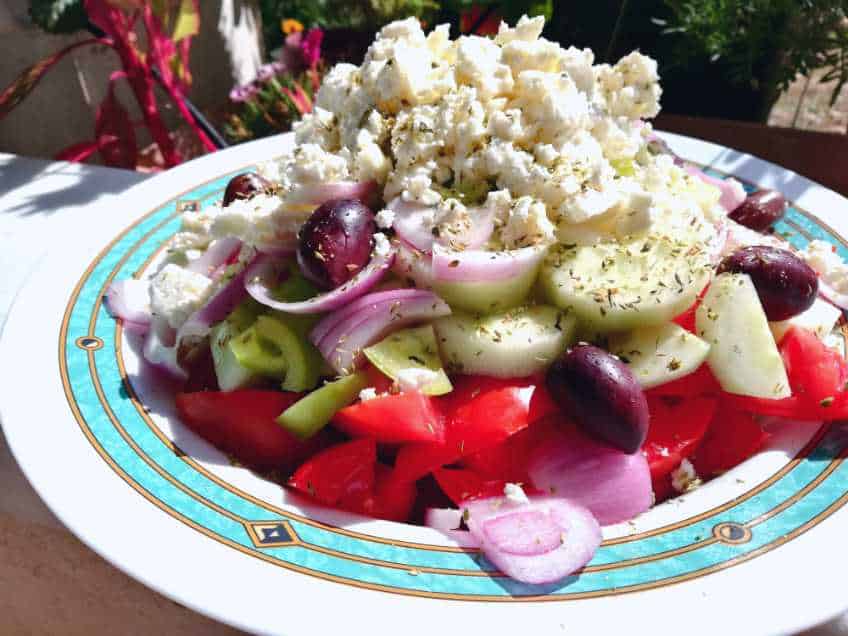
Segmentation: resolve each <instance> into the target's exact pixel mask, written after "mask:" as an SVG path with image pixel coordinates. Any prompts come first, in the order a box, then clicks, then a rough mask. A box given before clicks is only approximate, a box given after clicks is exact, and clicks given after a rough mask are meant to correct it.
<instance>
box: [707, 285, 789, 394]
mask: <svg viewBox="0 0 848 636" xmlns="http://www.w3.org/2000/svg"><path fill="white" fill-rule="evenodd" d="M695 324H696V327H697V329H698V335H700V336H701V337H702V338H703V339H704V340H706V341H707V342H708V343H709V344H710V353H709V356H708V357H707V362H708V363H709V365H710V369H712V372H713V374H714V375H715V376H716V378H717V379H718V381H719V384H721V388H722V389H724V390H725V391H727V392H729V393H737V394H739V395H750V396H753V397H760V398H771V399H780V398H785V397H789V396H790V394H791V391H790V389H789V380H788V378H787V376H786V369H785V368H784V366H783V359H782V358H781V357H780V352H779V351H778V350H777V345H776V344H775V342H774V337H773V336H772V333H771V330H770V329H769V324H768V320H767V318H766V314H765V312H764V311H763V307H762V304H761V303H760V299H759V297H758V296H757V290H756V289H755V288H754V283H752V282H751V278H750V277H749V276H748V275H747V274H730V273H726V274H720V275H719V276H717V277H716V278H715V280H714V281H713V283H712V285H710V289H709V290H708V291H707V293H706V294H705V295H704V299H703V300H702V301H701V304H700V305H699V306H698V310H697V312H696V313H695Z"/></svg>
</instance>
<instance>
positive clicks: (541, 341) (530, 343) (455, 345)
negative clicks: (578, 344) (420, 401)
mask: <svg viewBox="0 0 848 636" xmlns="http://www.w3.org/2000/svg"><path fill="white" fill-rule="evenodd" d="M434 327H435V329H436V336H437V337H438V340H439V349H440V350H441V352H442V360H444V362H445V364H446V366H447V367H448V369H449V370H452V371H455V372H457V373H467V374H476V373H479V374H483V375H491V376H496V377H504V378H510V377H523V376H528V375H533V374H534V373H537V372H539V371H544V370H545V369H546V368H547V367H548V366H549V365H550V364H551V363H552V362H553V361H554V358H556V357H557V356H558V355H559V354H560V353H561V352H562V351H564V350H565V348H566V347H567V346H568V345H569V344H570V343H571V342H572V340H573V336H574V331H575V327H576V320H575V319H574V317H573V316H571V315H569V314H567V313H566V312H564V311H562V310H560V309H556V308H555V307H550V306H548V305H531V306H526V307H519V308H517V309H512V310H510V311H507V312H505V313H500V314H493V315H489V316H483V317H477V316H472V315H469V314H464V313H460V312H454V313H453V314H452V315H450V316H447V317H445V318H440V319H439V320H437V321H436V322H435V323H434Z"/></svg>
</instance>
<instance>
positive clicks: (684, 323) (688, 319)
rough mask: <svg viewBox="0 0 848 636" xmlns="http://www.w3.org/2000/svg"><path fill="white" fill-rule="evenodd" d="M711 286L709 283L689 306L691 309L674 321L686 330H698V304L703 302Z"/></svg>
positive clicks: (694, 331) (693, 331)
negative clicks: (696, 315) (696, 323)
mask: <svg viewBox="0 0 848 636" xmlns="http://www.w3.org/2000/svg"><path fill="white" fill-rule="evenodd" d="M709 287H710V286H709V285H707V286H706V287H705V288H704V290H703V291H702V292H701V293H700V294H698V298H697V299H696V300H695V302H694V303H692V306H691V307H689V309H687V310H686V311H684V312H683V313H682V314H680V315H679V316H678V317H677V318H675V319H674V320H673V322H676V323H677V324H678V325H680V326H681V327H683V328H684V329H685V330H686V331H690V332H692V333H696V332H697V330H696V328H695V314H696V312H697V311H698V305H700V304H701V300H702V299H703V298H704V294H706V293H707V290H708V289H709Z"/></svg>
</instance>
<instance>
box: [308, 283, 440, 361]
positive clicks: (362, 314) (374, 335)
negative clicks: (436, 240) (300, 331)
mask: <svg viewBox="0 0 848 636" xmlns="http://www.w3.org/2000/svg"><path fill="white" fill-rule="evenodd" d="M373 296H379V299H377V300H376V301H374V300H372V299H371V298H370V295H369V297H368V300H369V302H367V303H366V304H364V306H361V307H359V309H358V310H357V311H355V312H352V313H346V314H345V316H344V319H343V320H341V321H338V319H337V317H336V316H329V317H327V318H325V319H324V320H332V321H333V325H334V326H333V327H331V328H330V329H329V331H328V332H327V333H326V334H325V335H324V336H323V338H321V339H320V340H316V339H315V338H314V337H313V336H311V335H310V340H311V341H312V343H313V344H315V346H316V347H318V350H319V351H320V352H321V354H322V355H323V356H324V359H325V360H326V361H327V362H328V363H329V364H330V366H331V367H333V369H335V370H336V372H337V373H348V372H350V371H352V370H353V369H354V368H355V367H356V363H357V362H358V360H359V358H360V355H361V352H362V350H363V349H364V348H365V347H367V346H369V345H371V344H374V343H375V342H377V341H379V340H380V339H382V338H383V337H384V336H385V335H386V334H388V333H390V332H392V331H395V330H397V329H400V328H401V327H405V326H407V325H410V324H413V323H417V322H421V321H424V320H431V319H433V318H440V317H442V316H447V315H449V314H450V313H451V311H450V307H448V305H447V304H446V303H445V302H444V301H443V300H441V299H440V298H439V297H438V296H436V295H435V294H433V293H432V292H429V291H424V290H417V289H411V290H410V289H393V290H389V291H386V292H379V293H378V294H374V295H373ZM322 322H323V321H322ZM319 327H320V329H319V333H321V332H324V331H325V330H326V326H323V327H322V325H321V323H318V325H316V329H317V328H319Z"/></svg>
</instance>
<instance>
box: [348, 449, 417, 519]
mask: <svg viewBox="0 0 848 636" xmlns="http://www.w3.org/2000/svg"><path fill="white" fill-rule="evenodd" d="M417 495H418V491H417V489H416V487H415V482H411V481H405V480H403V481H402V480H399V479H398V478H397V477H396V476H395V474H394V471H393V470H392V469H391V468H390V467H389V466H386V465H385V464H380V463H378V464H377V465H376V466H375V483H374V487H373V488H372V489H371V490H368V491H366V490H360V491H358V492H354V493H351V494H349V495H346V496H344V497H342V499H341V500H340V501H339V506H340V507H341V508H344V509H345V510H350V511H351V512H358V513H359V514H362V515H368V516H369V517H374V518H376V519H386V520H388V521H408V520H409V516H410V513H411V512H412V508H413V506H414V505H415V498H416V496H417Z"/></svg>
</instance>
